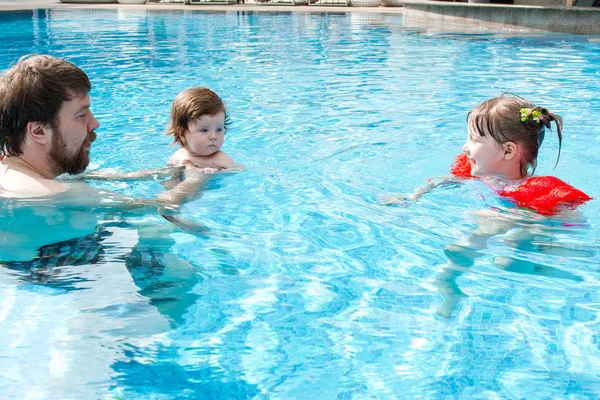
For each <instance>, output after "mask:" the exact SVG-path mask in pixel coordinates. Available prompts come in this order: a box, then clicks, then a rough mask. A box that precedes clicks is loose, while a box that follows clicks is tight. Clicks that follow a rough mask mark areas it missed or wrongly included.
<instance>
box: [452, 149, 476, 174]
mask: <svg viewBox="0 0 600 400" xmlns="http://www.w3.org/2000/svg"><path fill="white" fill-rule="evenodd" d="M450 173H451V174H452V175H454V176H456V177H459V178H473V175H471V162H470V161H469V158H468V157H467V155H466V154H465V153H460V154H459V155H457V156H456V158H455V159H454V162H453V163H452V167H450Z"/></svg>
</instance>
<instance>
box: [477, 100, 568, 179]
mask: <svg viewBox="0 0 600 400" xmlns="http://www.w3.org/2000/svg"><path fill="white" fill-rule="evenodd" d="M523 108H528V109H530V110H531V111H539V112H540V113H541V115H542V118H540V120H539V122H538V121H535V120H534V119H533V118H531V117H529V118H527V119H526V120H525V121H524V122H523V121H521V109H523ZM552 121H554V123H555V124H556V132H557V134H558V157H557V158H556V164H558V160H559V158H560V148H561V145H562V118H561V117H560V115H558V114H554V113H551V112H550V111H548V110H547V109H546V108H543V107H538V106H536V105H535V104H533V103H531V102H530V101H527V100H525V99H524V98H522V97H519V96H515V95H512V94H507V93H505V94H502V95H501V96H499V97H495V98H493V99H490V100H486V101H484V102H483V103H481V104H479V105H478V106H477V107H475V108H474V109H473V110H471V112H469V114H468V115H467V123H468V126H469V132H472V133H476V134H478V135H480V136H483V137H486V136H488V135H489V136H490V137H491V138H492V139H494V141H496V143H498V144H499V145H500V146H502V145H503V144H504V143H507V142H513V143H516V144H518V145H519V147H520V148H521V150H522V154H523V158H522V159H521V173H522V174H523V176H525V175H527V172H528V170H529V168H531V173H532V174H533V173H534V172H535V168H536V166H537V156H538V150H539V148H540V146H541V145H542V142H543V141H544V135H545V132H546V128H550V123H551V122H552ZM555 167H556V165H555Z"/></svg>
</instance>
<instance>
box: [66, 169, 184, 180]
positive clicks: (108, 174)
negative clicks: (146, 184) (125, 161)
mask: <svg viewBox="0 0 600 400" xmlns="http://www.w3.org/2000/svg"><path fill="white" fill-rule="evenodd" d="M183 171H184V167H183V166H180V167H164V168H155V169H145V170H141V171H135V172H121V171H118V170H116V169H111V168H108V169H104V170H99V171H91V172H87V173H83V174H80V175H76V176H74V177H71V179H74V180H107V181H141V180H161V179H167V178H170V177H172V176H174V175H177V174H180V173H182V172H183Z"/></svg>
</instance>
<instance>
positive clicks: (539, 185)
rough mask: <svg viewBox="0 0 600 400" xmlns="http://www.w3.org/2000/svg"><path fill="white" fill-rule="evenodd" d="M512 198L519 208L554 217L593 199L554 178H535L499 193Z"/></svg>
mask: <svg viewBox="0 0 600 400" xmlns="http://www.w3.org/2000/svg"><path fill="white" fill-rule="evenodd" d="M498 194H500V196H505V197H509V198H511V199H512V200H513V201H514V202H515V204H516V205H517V206H519V207H525V208H529V209H531V210H534V211H536V212H538V213H540V214H542V215H554V214H556V213H557V212H558V211H559V210H560V209H561V208H563V207H566V208H575V207H577V206H578V205H581V204H583V203H585V202H586V201H588V200H591V199H592V198H591V197H590V196H588V195H587V194H585V193H583V192H582V191H581V190H579V189H576V188H575V187H573V186H571V185H569V184H568V183H566V182H563V181H561V180H560V179H558V178H556V177H554V176H534V177H532V178H529V179H527V180H526V181H525V183H523V184H521V185H519V186H517V187H515V188H511V189H504V190H501V191H500V192H498Z"/></svg>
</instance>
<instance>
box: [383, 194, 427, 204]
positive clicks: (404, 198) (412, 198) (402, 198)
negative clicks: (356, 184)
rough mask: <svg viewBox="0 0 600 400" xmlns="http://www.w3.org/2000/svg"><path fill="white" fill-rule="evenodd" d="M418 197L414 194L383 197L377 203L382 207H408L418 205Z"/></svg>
mask: <svg viewBox="0 0 600 400" xmlns="http://www.w3.org/2000/svg"><path fill="white" fill-rule="evenodd" d="M417 199H418V197H417V196H416V195H415V194H414V193H413V194H393V195H389V196H382V197H379V198H378V199H377V203H378V204H380V205H382V206H390V205H396V204H398V205H401V206H402V207H408V206H409V205H411V204H413V203H416V202H417Z"/></svg>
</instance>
